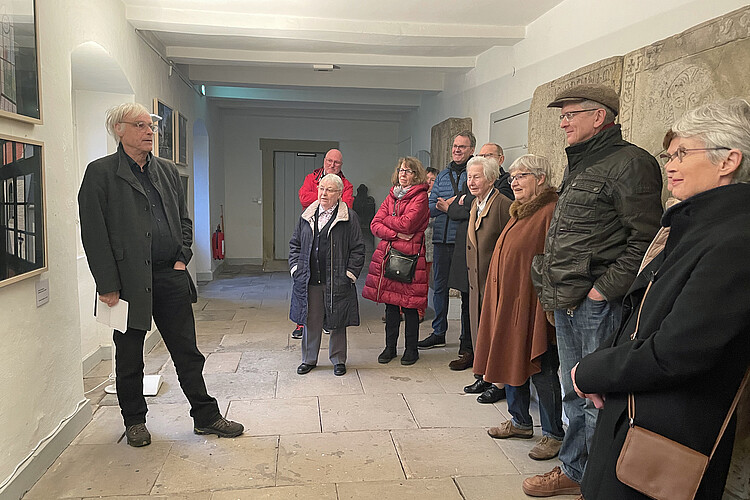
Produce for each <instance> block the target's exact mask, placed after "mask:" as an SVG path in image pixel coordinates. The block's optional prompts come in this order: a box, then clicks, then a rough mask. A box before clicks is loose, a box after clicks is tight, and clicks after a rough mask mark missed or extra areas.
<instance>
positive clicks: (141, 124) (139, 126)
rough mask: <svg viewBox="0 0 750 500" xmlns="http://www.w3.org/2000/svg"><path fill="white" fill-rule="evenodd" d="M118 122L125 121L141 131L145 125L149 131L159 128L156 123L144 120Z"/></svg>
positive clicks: (144, 128)
mask: <svg viewBox="0 0 750 500" xmlns="http://www.w3.org/2000/svg"><path fill="white" fill-rule="evenodd" d="M120 123H127V124H128V125H132V126H134V127H135V128H137V129H138V130H139V131H141V132H143V131H144V130H146V127H148V128H150V129H151V132H156V131H157V130H158V129H159V126H158V125H157V124H156V123H146V122H120Z"/></svg>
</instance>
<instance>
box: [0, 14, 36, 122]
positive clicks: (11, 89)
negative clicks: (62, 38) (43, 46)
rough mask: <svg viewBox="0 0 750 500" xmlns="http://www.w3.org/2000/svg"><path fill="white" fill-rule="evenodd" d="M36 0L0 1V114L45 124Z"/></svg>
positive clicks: (14, 118)
mask: <svg viewBox="0 0 750 500" xmlns="http://www.w3.org/2000/svg"><path fill="white" fill-rule="evenodd" d="M38 32H39V30H38V27H37V16H36V1H35V0H14V1H13V2H2V3H1V4H0V116H2V117H5V118H11V119H13V120H19V121H23V122H27V123H34V124H41V123H42V105H41V101H42V99H41V85H40V81H39V74H40V69H39V37H38Z"/></svg>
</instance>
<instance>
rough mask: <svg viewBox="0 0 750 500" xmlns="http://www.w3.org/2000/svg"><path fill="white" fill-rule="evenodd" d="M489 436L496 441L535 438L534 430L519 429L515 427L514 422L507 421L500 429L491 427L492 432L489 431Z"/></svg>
mask: <svg viewBox="0 0 750 500" xmlns="http://www.w3.org/2000/svg"><path fill="white" fill-rule="evenodd" d="M487 434H489V435H490V437H492V438H495V439H506V438H509V437H519V438H524V439H529V438H531V437H534V429H519V428H518V427H516V426H515V425H513V421H512V420H506V421H505V422H503V423H502V424H500V425H499V426H498V427H491V428H490V430H488V431H487Z"/></svg>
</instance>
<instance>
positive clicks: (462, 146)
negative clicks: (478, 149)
mask: <svg viewBox="0 0 750 500" xmlns="http://www.w3.org/2000/svg"><path fill="white" fill-rule="evenodd" d="M470 147H471V145H468V146H467V145H465V144H454V145H453V146H451V149H458V150H459V151H463V150H465V149H469V148H470Z"/></svg>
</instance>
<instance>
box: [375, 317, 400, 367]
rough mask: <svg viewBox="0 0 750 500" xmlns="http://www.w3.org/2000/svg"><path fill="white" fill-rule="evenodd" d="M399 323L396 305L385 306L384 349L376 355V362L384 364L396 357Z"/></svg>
mask: <svg viewBox="0 0 750 500" xmlns="http://www.w3.org/2000/svg"><path fill="white" fill-rule="evenodd" d="M400 324H401V311H400V310H399V308H398V307H397V306H393V305H390V304H386V306H385V349H383V352H381V353H380V356H378V363H381V364H385V363H388V362H389V361H390V360H392V359H393V358H395V357H396V344H397V343H398V330H399V326H400Z"/></svg>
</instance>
